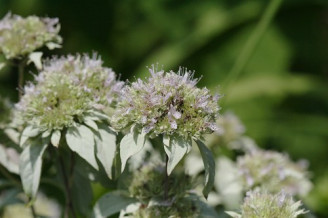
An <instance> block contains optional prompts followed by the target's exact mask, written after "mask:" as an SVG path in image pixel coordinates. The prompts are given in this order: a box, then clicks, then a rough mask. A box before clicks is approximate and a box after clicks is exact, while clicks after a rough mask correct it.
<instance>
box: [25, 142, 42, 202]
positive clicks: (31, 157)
mask: <svg viewBox="0 0 328 218" xmlns="http://www.w3.org/2000/svg"><path fill="white" fill-rule="evenodd" d="M40 142H41V140H33V141H29V143H28V144H27V146H26V147H25V148H24V150H23V152H22V153H21V155H20V160H19V171H20V176H21V180H22V184H23V189H24V191H25V193H26V194H27V195H28V196H30V197H33V198H34V197H35V196H36V193H37V191H38V187H39V183H40V176H41V168H42V155H43V153H44V151H45V150H46V148H47V146H48V142H44V141H43V142H42V143H40Z"/></svg>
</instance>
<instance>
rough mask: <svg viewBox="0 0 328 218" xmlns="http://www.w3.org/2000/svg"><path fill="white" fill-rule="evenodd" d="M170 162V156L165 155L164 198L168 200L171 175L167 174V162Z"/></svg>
mask: <svg viewBox="0 0 328 218" xmlns="http://www.w3.org/2000/svg"><path fill="white" fill-rule="evenodd" d="M168 162H169V157H168V156H167V154H166V155H165V171H164V174H165V175H164V200H167V197H168V192H169V175H168V174H167V164H168Z"/></svg>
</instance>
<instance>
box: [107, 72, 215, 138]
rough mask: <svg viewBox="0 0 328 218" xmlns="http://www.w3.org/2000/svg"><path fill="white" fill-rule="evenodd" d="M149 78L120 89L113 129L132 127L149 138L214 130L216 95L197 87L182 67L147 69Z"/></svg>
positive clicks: (200, 133) (190, 75) (190, 134)
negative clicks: (140, 130)
mask: <svg viewBox="0 0 328 218" xmlns="http://www.w3.org/2000/svg"><path fill="white" fill-rule="evenodd" d="M149 71H150V73H151V76H150V77H149V78H148V79H147V80H146V81H145V82H144V81H142V80H140V79H138V80H137V81H136V82H133V83H132V84H131V85H130V86H126V87H125V88H124V89H123V90H122V99H121V101H120V102H119V104H118V107H117V113H116V116H113V119H112V123H113V126H114V127H116V128H118V129H124V128H126V127H129V126H130V125H132V124H134V125H136V126H138V127H141V128H142V129H143V131H144V132H146V133H149V134H150V135H155V136H156V135H160V134H166V135H173V134H177V135H180V136H193V137H196V138H199V137H200V136H201V135H202V134H204V133H211V132H213V131H216V130H217V125H216V123H215V121H216V118H217V115H218V111H219V106H218V104H217V101H218V96H212V95H211V94H210V91H209V90H208V89H206V88H202V89H200V88H197V87H196V84H197V82H198V80H195V79H193V78H192V77H193V74H192V73H191V72H190V71H187V70H186V69H184V68H180V69H179V71H178V72H177V73H175V72H173V71H170V72H164V71H163V70H160V71H158V70H157V69H156V68H155V66H152V68H150V69H149Z"/></svg>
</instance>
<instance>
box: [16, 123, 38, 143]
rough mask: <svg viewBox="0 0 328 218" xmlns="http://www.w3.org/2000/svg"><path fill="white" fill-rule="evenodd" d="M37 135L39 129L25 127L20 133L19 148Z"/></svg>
mask: <svg viewBox="0 0 328 218" xmlns="http://www.w3.org/2000/svg"><path fill="white" fill-rule="evenodd" d="M39 133H40V131H39V129H37V128H34V127H32V126H27V127H26V128H25V129H24V130H23V132H22V135H21V138H20V143H19V144H20V146H21V147H23V146H24V144H25V142H26V141H27V139H28V138H33V137H35V136H37V135H38V134H39Z"/></svg>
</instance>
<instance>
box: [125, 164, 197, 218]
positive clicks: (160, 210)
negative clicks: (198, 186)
mask: <svg viewBox="0 0 328 218" xmlns="http://www.w3.org/2000/svg"><path fill="white" fill-rule="evenodd" d="M164 172H165V169H164V167H163V166H162V165H155V166H150V165H144V166H143V167H141V169H140V170H139V171H137V172H135V173H134V176H133V179H132V181H131V184H130V186H129V192H130V195H131V197H134V198H136V199H138V201H139V204H140V206H139V207H138V208H136V209H137V210H136V211H134V212H133V214H130V215H128V216H124V217H140V218H141V217H149V218H150V217H175V218H185V217H186V218H194V217H195V218H196V217H201V216H200V215H201V214H200V207H199V204H198V202H197V200H196V199H197V196H193V197H191V195H190V194H189V191H190V189H191V188H192V187H193V181H192V179H191V177H189V176H187V175H185V174H183V173H174V174H172V176H170V177H168V178H167V179H168V181H167V182H168V184H169V186H168V188H167V190H166V191H167V194H166V196H165V194H164V192H165V190H164V189H163V184H164V181H165V179H166V177H165V173H164ZM164 196H165V197H164Z"/></svg>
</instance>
